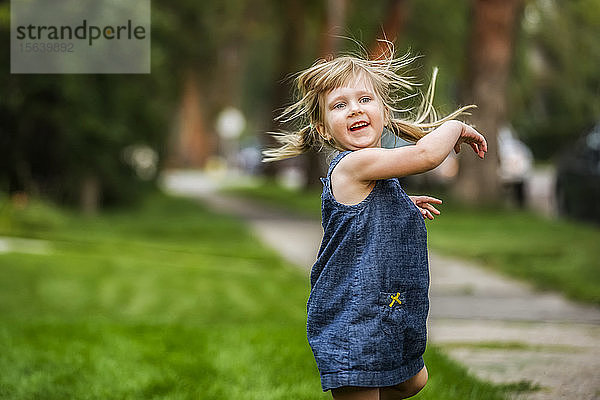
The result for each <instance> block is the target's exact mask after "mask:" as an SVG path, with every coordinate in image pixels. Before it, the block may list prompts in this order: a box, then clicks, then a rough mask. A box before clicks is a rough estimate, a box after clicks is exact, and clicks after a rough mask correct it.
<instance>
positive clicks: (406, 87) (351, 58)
mask: <svg viewBox="0 0 600 400" xmlns="http://www.w3.org/2000/svg"><path fill="white" fill-rule="evenodd" d="M383 42H385V43H386V44H387V47H388V51H387V52H386V53H385V54H383V55H381V56H379V57H378V58H374V59H370V58H369V56H368V54H367V53H366V51H365V52H364V54H350V55H342V56H339V57H336V58H332V59H320V60H318V61H316V62H315V63H314V64H313V65H312V66H311V67H309V68H307V69H306V70H304V71H301V72H300V73H299V74H297V76H296V78H295V83H296V91H297V96H296V98H297V99H298V100H297V101H296V102H295V103H293V104H292V105H290V106H288V107H287V108H285V109H284V110H283V112H282V113H281V114H280V115H279V116H278V117H276V118H275V120H277V121H279V122H282V123H291V124H294V125H295V126H297V127H299V128H298V129H297V130H295V131H292V132H269V133H270V134H271V135H272V136H273V137H274V138H275V140H276V141H277V142H278V143H279V145H280V146H279V147H276V148H270V149H267V150H264V151H263V152H262V154H263V160H262V161H263V162H269V161H278V160H283V159H286V158H290V157H295V156H298V155H300V154H302V153H304V152H306V151H308V150H309V149H311V148H315V149H317V150H322V149H323V147H330V148H333V149H336V150H339V151H343V150H344V149H343V148H341V147H340V146H339V145H338V144H337V143H336V142H335V140H334V139H333V138H331V137H329V138H325V137H323V136H322V135H320V134H319V132H318V131H317V129H316V126H317V125H318V124H324V122H325V105H324V103H325V96H326V95H327V93H328V92H329V91H331V90H334V89H336V88H339V87H342V86H343V85H345V84H347V83H348V82H350V81H352V80H353V79H355V78H357V77H364V78H367V79H368V80H369V81H370V82H371V83H372V85H373V88H374V90H375V94H376V96H378V97H379V99H380V100H381V102H382V104H383V107H384V125H385V126H386V128H388V130H390V131H391V133H392V134H393V135H394V136H395V137H399V138H402V139H404V140H408V141H410V142H416V141H417V140H419V139H421V138H422V137H423V136H425V135H426V134H428V133H429V132H431V131H432V130H434V129H435V128H437V127H439V126H440V125H442V124H443V123H444V122H446V121H449V120H452V119H455V118H456V117H458V116H459V115H461V114H466V112H465V111H467V110H468V109H471V108H475V107H476V106H475V105H468V106H464V107H461V108H459V109H457V110H455V111H454V112H452V113H450V114H448V115H446V116H445V117H443V118H438V114H437V112H436V110H435V108H434V107H433V98H434V94H435V82H436V79H437V74H438V69H437V68H434V69H433V75H432V77H431V83H430V84H429V88H428V89H427V92H426V93H425V94H422V93H421V92H419V91H418V90H417V87H418V86H420V84H419V83H417V82H416V81H415V78H414V77H413V76H404V75H403V73H404V72H405V71H406V70H407V69H408V67H409V66H410V64H411V63H412V62H413V61H415V59H417V58H418V57H416V56H411V55H410V54H409V53H408V52H407V53H406V54H404V55H403V56H401V57H397V58H396V57H395V50H394V45H393V43H392V42H390V41H387V40H383ZM363 50H364V49H363ZM415 96H421V97H422V101H421V104H420V106H419V107H417V108H416V110H415V109H414V108H408V109H402V108H397V107H399V106H400V104H401V103H403V102H405V101H406V100H409V99H411V98H413V97H415ZM403 115H407V118H406V119H404V118H401V116H403Z"/></svg>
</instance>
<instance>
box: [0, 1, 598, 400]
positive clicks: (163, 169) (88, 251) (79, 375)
mask: <svg viewBox="0 0 600 400" xmlns="http://www.w3.org/2000/svg"><path fill="white" fill-rule="evenodd" d="M10 23H11V21H10V2H9V1H7V0H0V31H1V32H2V35H1V36H0V43H1V44H0V45H1V47H2V49H3V50H4V54H5V57H4V58H3V60H2V61H1V62H0V65H1V66H2V70H1V72H0V398H10V399H31V398H44V399H65V398H94V399H106V398H127V399H129V398H139V399H148V398H161V399H162V398H165V399H167V398H172V399H184V398H185V399H188V398H189V399H198V398H203V399H204V398H206V399H226V398H228V399H232V398H235V399H257V400H258V399H260V400H264V399H322V398H329V395H327V394H322V393H321V391H320V382H319V375H318V371H317V370H316V365H315V363H314V359H313V358H312V354H311V351H310V348H309V347H308V344H307V342H306V336H305V332H306V331H305V329H306V327H305V323H306V308H305V305H306V299H307V297H308V293H309V287H308V280H307V274H308V268H309V267H310V265H311V264H312V262H313V261H314V256H315V253H316V248H317V246H318V242H319V241H320V235H321V226H320V220H319V217H320V198H319V196H320V191H321V183H320V181H319V179H318V178H319V177H320V176H323V175H324V168H325V166H326V164H327V157H326V156H324V155H318V154H315V153H308V154H305V155H303V156H300V157H297V158H294V159H290V160H285V161H282V162H276V163H269V164H264V163H261V162H260V159H261V151H262V150H263V149H264V148H265V147H269V146H273V145H274V143H273V142H272V139H271V137H270V136H269V135H268V134H267V132H269V131H274V130H286V129H290V130H291V129H294V127H293V126H285V125H279V124H277V123H275V122H274V120H273V118H274V117H275V116H276V115H278V113H279V112H281V110H282V109H283V108H284V107H285V106H286V105H288V104H290V103H291V102H292V101H293V94H294V88H293V87H292V82H293V76H294V74H295V73H296V72H298V71H300V70H302V69H304V68H307V67H308V66H310V65H311V64H312V63H313V62H314V61H315V60H316V59H318V58H322V57H331V56H332V55H337V54H342V53H345V52H354V53H356V52H360V51H365V52H367V53H368V54H370V55H371V56H372V57H377V56H379V55H380V54H382V52H383V51H385V50H386V48H385V47H382V46H381V43H380V42H378V41H377V39H380V38H387V39H389V40H392V41H393V42H394V43H395V46H396V49H397V52H398V54H399V55H401V54H403V53H404V52H406V51H410V52H411V54H413V55H419V56H421V57H419V58H418V59H417V60H416V62H415V63H414V64H413V65H412V66H411V68H410V70H408V71H407V73H410V74H411V75H414V76H415V77H417V78H418V80H419V81H420V82H422V83H423V88H424V89H425V88H426V87H427V85H428V84H429V81H430V79H431V75H432V71H433V68H434V67H435V66H437V67H439V70H440V73H439V77H438V82H437V87H436V99H435V105H436V107H437V108H438V110H439V111H440V114H444V113H447V112H451V111H453V110H454V109H456V108H457V107H459V106H461V105H466V104H477V106H478V108H477V109H475V110H474V111H473V113H472V115H471V116H465V117H464V118H465V120H466V121H467V122H469V123H471V124H473V125H475V126H476V127H477V128H478V129H479V130H480V131H481V132H482V133H484V135H485V136H486V138H487V140H488V143H489V152H488V154H487V156H486V160H485V161H481V160H478V159H477V158H476V157H475V155H474V154H470V153H469V152H468V151H462V152H461V153H460V155H459V156H455V155H451V156H449V157H448V159H447V160H446V161H445V162H444V163H443V164H442V165H441V166H440V167H438V168H437V169H435V170H434V171H431V172H429V173H427V174H421V175H418V176H415V177H410V178H407V179H405V180H404V182H403V184H405V185H406V188H407V191H409V192H410V193H411V194H413V193H414V194H419V193H423V194H433V195H437V196H440V197H442V198H443V199H444V204H443V205H442V206H440V209H441V210H442V212H443V213H442V215H441V216H440V217H439V218H436V219H435V221H427V224H428V225H427V226H428V241H429V244H430V247H431V249H432V252H431V257H430V258H431V271H432V286H431V293H432V297H431V299H432V307H431V310H432V313H431V315H430V325H431V326H430V327H431V330H430V332H429V333H430V339H431V341H430V342H429V344H428V347H427V351H426V354H425V359H426V363H427V366H428V368H429V371H430V381H429V382H430V383H429V384H428V386H427V387H426V389H425V390H424V391H423V392H422V393H421V394H420V395H419V396H418V397H417V398H418V399H431V400H434V399H435V400H439V399H444V400H466V399H485V400H493V399H507V398H514V396H517V395H522V396H523V397H518V398H527V399H557V398H577V399H583V398H586V399H588V398H589V399H591V398H597V396H598V393H600V375H599V374H598V371H600V364H599V363H600V310H599V309H598V306H599V305H600V264H599V260H600V253H599V251H600V249H599V248H598V243H600V229H599V228H598V224H599V223H600V73H599V69H598V66H599V65H600V43H599V41H598V39H599V38H600V2H599V1H598V0H569V1H562V0H454V1H446V0H377V1H370V2H365V1H359V0H278V1H276V0H253V1H247V0H203V1H196V0H154V1H152V24H151V29H152V32H151V35H152V36H151V46H152V47H151V50H152V57H151V71H152V72H151V73H150V74H147V75H141V74H140V75H136V74H132V75H110V74H106V75H100V74H97V75H94V74H81V75H76V74H64V75H61V74H54V75H50V74H48V75H28V74H10V72H9V71H10V67H9V66H10V62H9V57H8V55H9V47H10V46H9V45H10ZM361 47H362V49H361ZM417 100H418V98H416V99H415V101H417ZM415 105H416V104H406V105H405V106H406V107H407V108H409V107H412V106H415ZM405 117H407V118H410V114H409V113H407V115H406V116H405ZM384 140H385V143H386V146H398V145H406V143H401V142H400V141H394V140H393V139H391V138H389V137H384ZM165 188H167V189H168V190H167V191H170V192H171V193H172V192H176V193H179V194H182V193H185V194H186V195H187V196H192V197H193V199H185V198H182V197H175V196H172V195H166V194H165V193H164V189H165ZM223 189H226V190H223ZM234 200H235V201H234ZM240 217H241V218H240ZM269 245H270V247H269ZM282 256H283V257H282ZM448 257H457V259H454V258H448ZM298 267H301V268H298ZM524 282H526V284H525V283H524ZM548 290H550V291H551V293H547V292H545V291H548ZM565 298H568V299H569V300H565ZM515 393H516V394H515Z"/></svg>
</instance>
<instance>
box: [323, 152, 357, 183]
mask: <svg viewBox="0 0 600 400" xmlns="http://www.w3.org/2000/svg"><path fill="white" fill-rule="evenodd" d="M350 153H352V151H350V150H348V151H343V152H341V153H339V154H338V155H337V156H335V158H334V159H333V160H331V163H330V164H329V169H328V170H327V178H330V177H331V172H332V171H333V169H334V168H335V166H336V165H337V164H338V163H339V162H340V161H341V160H342V158H344V157H346V156H347V155H348V154H350Z"/></svg>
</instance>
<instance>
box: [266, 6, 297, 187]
mask: <svg viewBox="0 0 600 400" xmlns="http://www.w3.org/2000/svg"><path fill="white" fill-rule="evenodd" d="M277 4H278V5H280V6H281V7H282V8H281V9H280V10H281V12H282V13H283V15H284V16H285V18H284V19H283V21H282V22H283V26H282V32H283V38H282V41H281V44H280V49H279V51H278V54H279V60H278V64H279V65H278V66H277V69H278V74H277V82H276V83H275V87H274V90H273V107H271V109H272V110H281V109H283V108H285V107H286V106H287V105H289V104H290V94H291V87H290V86H289V83H290V82H289V79H288V78H289V77H290V76H291V74H293V73H295V72H296V68H297V66H298V59H299V55H300V52H301V49H302V46H301V40H302V37H303V35H302V31H303V27H304V17H305V12H304V3H303V2H302V0H286V1H282V2H281V3H279V2H278V3H277ZM275 117H276V114H273V115H272V116H271V131H273V132H277V131H283V130H285V126H283V125H282V124H281V123H279V122H278V121H275V119H274V118H275ZM262 139H263V143H262V147H263V148H269V147H278V146H279V143H278V142H277V141H276V140H275V139H274V138H273V137H272V136H271V135H270V134H268V133H266V132H265V134H264V135H263V137H262ZM284 162H285V161H284ZM281 163H282V162H280V161H276V162H269V163H264V164H262V166H263V169H262V172H263V174H264V175H266V176H268V177H274V176H275V175H277V171H278V170H279V168H280V167H281Z"/></svg>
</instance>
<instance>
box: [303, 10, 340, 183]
mask: <svg viewBox="0 0 600 400" xmlns="http://www.w3.org/2000/svg"><path fill="white" fill-rule="evenodd" d="M326 7H327V8H326V10H325V19H324V20H323V25H322V29H321V44H320V46H319V53H320V54H319V56H320V57H321V58H328V57H335V55H336V54H337V53H338V52H339V51H340V48H341V40H342V39H341V37H340V35H342V34H343V31H344V26H345V24H346V10H347V0H327V3H326ZM326 164H327V163H326V162H325V154H323V153H317V152H316V151H309V152H308V153H307V154H306V184H307V186H308V187H313V188H317V187H321V180H320V178H321V177H322V176H324V175H325V173H326V172H327V170H326V167H327V165H326Z"/></svg>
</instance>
